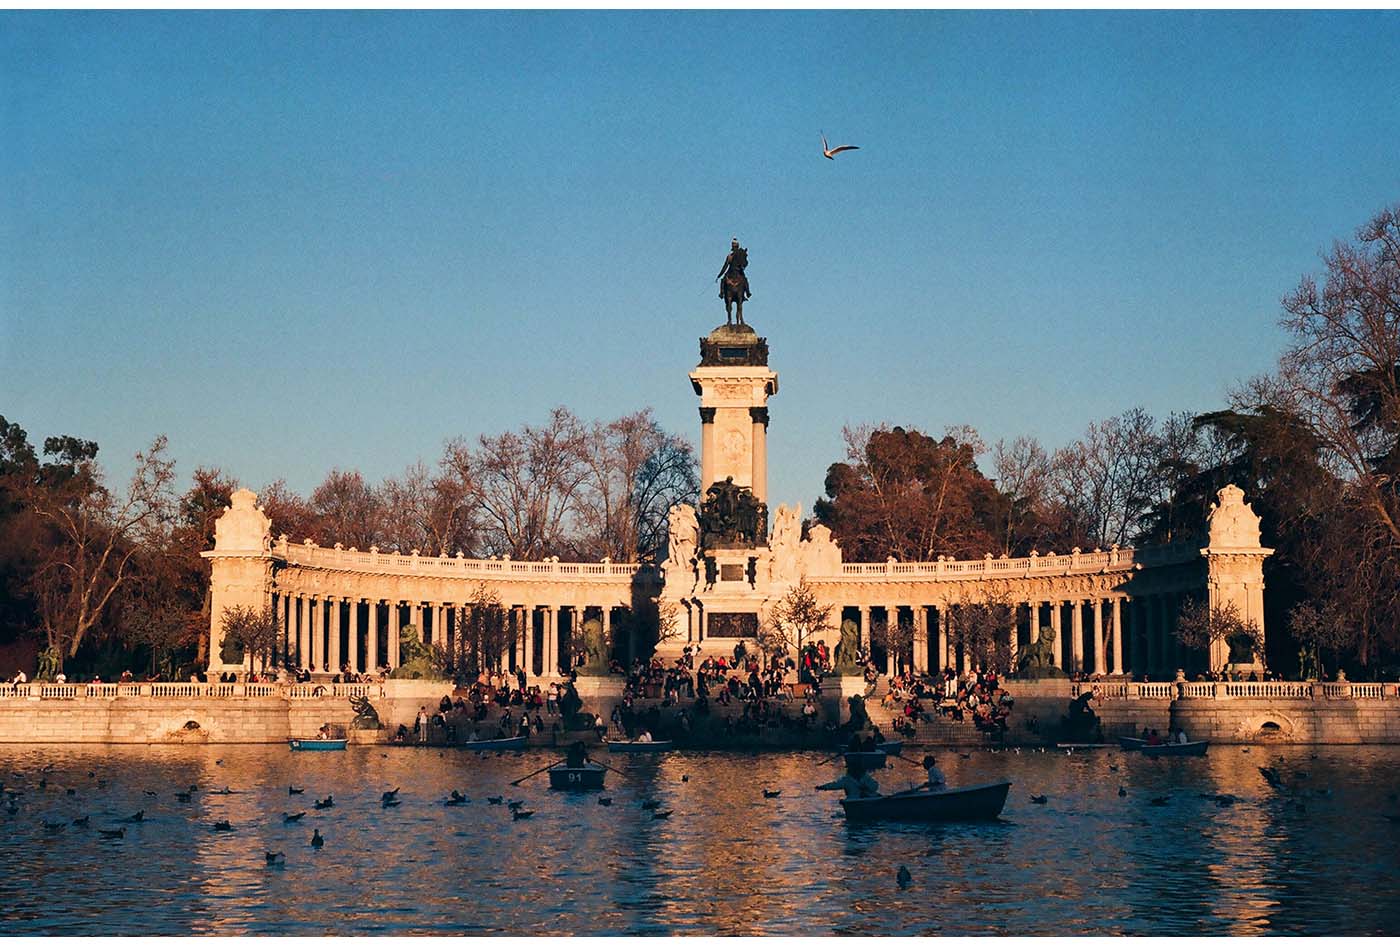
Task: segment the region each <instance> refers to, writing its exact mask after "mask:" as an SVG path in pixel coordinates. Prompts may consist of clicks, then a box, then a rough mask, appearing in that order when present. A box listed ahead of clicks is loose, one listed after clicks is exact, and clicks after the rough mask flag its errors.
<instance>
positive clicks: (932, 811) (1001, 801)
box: [841, 782, 1011, 821]
mask: <svg viewBox="0 0 1400 946" xmlns="http://www.w3.org/2000/svg"><path fill="white" fill-rule="evenodd" d="M1010 790H1011V783H1010V782H992V783H990V784H987V785H973V786H970V787H968V788H955V789H950V790H948V791H944V792H904V793H900V794H895V795H881V796H879V797H878V798H843V799H841V807H842V809H844V810H845V812H846V820H847V821H991V820H994V819H996V818H997V817H998V816H999V815H1000V814H1001V810H1002V808H1004V807H1006V794H1007V792H1009V791H1010Z"/></svg>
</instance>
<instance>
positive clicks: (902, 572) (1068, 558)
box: [824, 543, 1201, 581]
mask: <svg viewBox="0 0 1400 946" xmlns="http://www.w3.org/2000/svg"><path fill="white" fill-rule="evenodd" d="M1200 554H1201V553H1200V544H1199V543H1195V544H1177V545H1164V546H1156V547H1152V548H1143V549H1132V548H1122V549H1111V550H1109V551H1107V552H1104V551H1097V552H1078V551H1076V552H1071V553H1069V554H1068V555H1056V554H1055V553H1053V552H1051V553H1049V554H1047V555H1029V556H1026V557H1024V558H993V557H992V556H990V555H988V556H986V557H984V558H977V559H966V560H960V559H951V558H948V559H943V560H941V561H935V562H897V561H888V562H876V563H869V562H866V563H847V564H843V565H842V566H841V574H840V576H839V577H840V578H850V579H862V578H882V579H900V578H903V579H906V580H911V581H924V580H927V579H930V578H946V579H958V578H968V579H978V580H981V579H985V578H998V577H1003V578H1009V577H1022V576H1027V575H1065V574H1086V573H1088V574H1092V573H1098V572H1104V571H1134V570H1136V569H1138V568H1143V567H1147V566H1157V565H1170V564H1175V563H1179V562H1191V561H1195V560H1197V559H1199V558H1200ZM824 580H830V579H824Z"/></svg>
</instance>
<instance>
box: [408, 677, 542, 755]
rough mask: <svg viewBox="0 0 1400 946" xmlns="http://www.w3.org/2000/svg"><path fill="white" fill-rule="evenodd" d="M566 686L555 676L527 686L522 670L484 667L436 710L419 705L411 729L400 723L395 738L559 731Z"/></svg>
mask: <svg viewBox="0 0 1400 946" xmlns="http://www.w3.org/2000/svg"><path fill="white" fill-rule="evenodd" d="M565 686H566V684H561V683H559V682H551V683H549V684H548V685H546V686H543V687H541V686H539V685H534V686H528V685H527V684H526V678H525V674H524V673H523V672H521V673H518V674H511V673H501V672H498V671H491V672H487V671H484V670H483V671H482V672H481V673H480V674H479V675H478V677H477V679H476V680H475V681H473V682H472V683H471V684H470V685H469V686H467V687H465V688H460V687H459V688H458V689H457V690H456V691H455V693H454V694H451V695H445V696H443V697H442V699H441V700H440V701H439V702H438V706H437V710H436V712H430V711H429V709H428V707H427V706H426V705H424V706H423V707H421V708H420V709H419V711H418V715H417V717H416V718H415V719H414V723H413V727H412V729H409V727H408V726H407V725H401V726H400V727H399V730H398V732H397V733H396V734H395V738H396V739H397V740H398V741H400V742H407V741H413V742H431V743H438V742H450V743H464V744H465V743H473V742H480V741H483V740H491V739H512V738H515V737H517V736H533V735H540V734H541V733H544V732H546V731H552V732H556V733H557V732H560V731H562V727H561V725H560V720H559V716H560V706H561V704H562V701H563V695H564V689H565ZM546 719H548V720H550V722H549V724H548V726H547V725H546V722H545V721H546Z"/></svg>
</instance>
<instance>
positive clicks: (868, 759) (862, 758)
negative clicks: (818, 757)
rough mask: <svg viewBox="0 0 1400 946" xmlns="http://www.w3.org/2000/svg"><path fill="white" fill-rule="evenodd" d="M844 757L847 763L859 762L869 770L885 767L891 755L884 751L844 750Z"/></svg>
mask: <svg viewBox="0 0 1400 946" xmlns="http://www.w3.org/2000/svg"><path fill="white" fill-rule="evenodd" d="M842 758H844V759H845V760H846V764H847V765H850V764H851V763H852V762H859V763H860V764H861V767H862V768H864V769H867V770H869V769H883V768H885V765H886V761H887V760H888V759H889V756H887V755H886V754H885V753H883V752H844V753H842Z"/></svg>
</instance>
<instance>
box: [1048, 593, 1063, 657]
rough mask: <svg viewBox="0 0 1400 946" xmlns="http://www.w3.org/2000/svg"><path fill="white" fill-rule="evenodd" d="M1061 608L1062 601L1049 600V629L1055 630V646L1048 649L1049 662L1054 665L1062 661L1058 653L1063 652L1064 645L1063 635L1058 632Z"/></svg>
mask: <svg viewBox="0 0 1400 946" xmlns="http://www.w3.org/2000/svg"><path fill="white" fill-rule="evenodd" d="M1063 609H1064V602H1063V601H1051V602H1050V630H1052V631H1054V632H1055V646H1054V647H1052V648H1051V651H1050V662H1051V663H1052V664H1053V665H1054V666H1056V667H1058V666H1060V664H1061V663H1062V662H1063V661H1061V660H1060V654H1062V653H1063V652H1064V646H1065V636H1064V634H1062V633H1060V619H1061V618H1062V617H1063V615H1062V614H1061V613H1060V612H1061V611H1062V610H1063Z"/></svg>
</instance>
